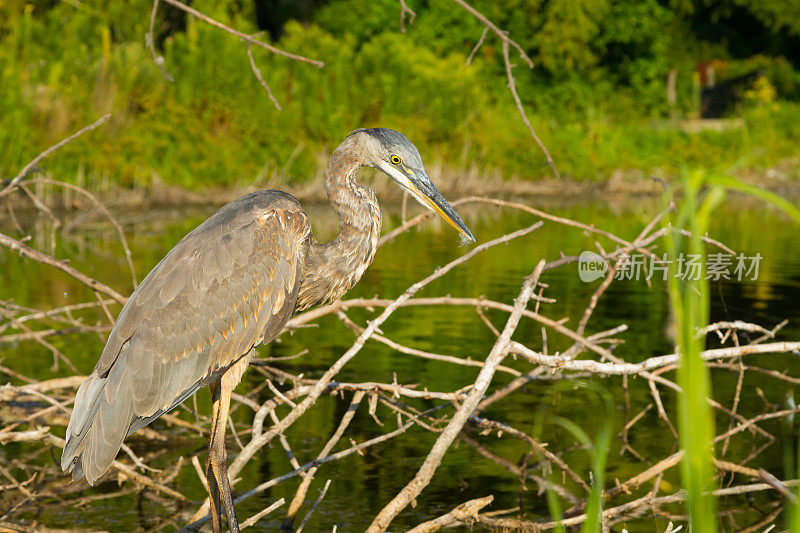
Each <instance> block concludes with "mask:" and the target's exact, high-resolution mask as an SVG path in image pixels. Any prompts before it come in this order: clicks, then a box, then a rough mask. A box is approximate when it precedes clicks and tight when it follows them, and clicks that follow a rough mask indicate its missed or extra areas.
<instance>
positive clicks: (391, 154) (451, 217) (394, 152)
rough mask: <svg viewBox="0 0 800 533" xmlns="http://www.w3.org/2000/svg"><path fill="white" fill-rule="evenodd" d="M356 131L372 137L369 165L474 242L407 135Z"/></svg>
mask: <svg viewBox="0 0 800 533" xmlns="http://www.w3.org/2000/svg"><path fill="white" fill-rule="evenodd" d="M356 131H357V132H363V133H365V134H366V135H368V136H369V139H370V141H371V142H369V147H368V149H367V161H368V164H369V165H370V166H372V167H374V168H376V169H378V170H380V171H381V172H383V173H384V174H386V175H387V176H389V177H390V178H392V179H393V180H394V181H395V183H397V184H398V185H399V186H400V187H401V188H402V189H403V190H405V191H407V192H408V193H409V194H410V195H411V196H413V197H414V198H416V200H417V201H418V202H419V203H420V204H422V205H423V206H425V207H427V208H428V209H430V210H431V211H433V212H434V213H436V214H438V215H439V216H440V217H442V218H443V219H444V220H445V222H447V223H448V224H450V225H451V226H453V227H454V228H455V229H456V230H457V231H458V232H459V233H460V234H461V239H462V241H463V242H475V237H473V236H472V233H471V232H470V231H469V228H467V225H466V224H464V221H463V220H461V217H460V216H458V213H456V211H455V209H453V206H451V205H450V203H449V202H448V201H447V200H445V199H444V196H442V193H440V192H439V191H438V190H437V189H436V186H435V185H434V184H433V182H432V181H431V179H430V178H429V177H428V174H427V173H426V172H425V167H424V165H423V164H422V158H421V157H420V156H419V151H418V150H417V147H416V146H414V145H413V144H411V141H409V140H408V138H407V137H406V136H405V135H403V134H402V133H400V132H398V131H395V130H390V129H387V128H371V129H362V130H356ZM353 133H356V132H353Z"/></svg>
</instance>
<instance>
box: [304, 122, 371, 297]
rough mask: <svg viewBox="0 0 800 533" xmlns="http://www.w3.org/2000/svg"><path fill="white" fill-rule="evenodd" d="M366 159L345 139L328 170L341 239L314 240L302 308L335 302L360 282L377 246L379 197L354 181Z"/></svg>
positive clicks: (309, 256)
mask: <svg viewBox="0 0 800 533" xmlns="http://www.w3.org/2000/svg"><path fill="white" fill-rule="evenodd" d="M364 164H365V161H364V155H363V152H362V151H361V149H360V148H359V147H358V146H357V145H356V144H355V142H353V139H352V137H351V138H348V139H347V140H345V142H344V143H342V144H341V145H340V146H339V147H338V148H337V149H336V151H334V153H333V155H332V156H331V158H330V160H329V161H328V167H327V169H326V170H325V189H326V190H327V193H328V201H330V203H331V206H332V207H333V209H334V210H335V211H336V215H337V216H338V217H339V235H338V236H337V237H336V238H335V239H333V240H332V241H330V242H328V243H325V244H317V243H316V242H315V241H312V244H311V246H310V248H309V250H308V254H307V257H306V263H305V268H304V281H303V284H302V286H301V287H300V294H299V296H298V302H297V308H298V310H300V309H305V308H308V307H311V306H314V305H319V304H323V303H327V302H330V301H333V300H335V299H337V298H339V297H341V296H342V295H343V294H344V293H345V292H347V291H348V290H350V289H351V288H352V287H353V285H355V284H356V283H358V280H359V279H361V276H362V275H363V274H364V271H365V270H366V269H367V267H368V266H369V264H370V263H372V259H373V258H374V257H375V251H376V250H377V246H378V238H379V237H380V233H381V211H380V207H379V206H378V202H377V200H376V198H375V193H374V192H373V191H372V189H370V188H369V187H364V186H359V185H358V184H356V182H355V176H356V173H358V170H359V169H360V168H361V167H362V166H364Z"/></svg>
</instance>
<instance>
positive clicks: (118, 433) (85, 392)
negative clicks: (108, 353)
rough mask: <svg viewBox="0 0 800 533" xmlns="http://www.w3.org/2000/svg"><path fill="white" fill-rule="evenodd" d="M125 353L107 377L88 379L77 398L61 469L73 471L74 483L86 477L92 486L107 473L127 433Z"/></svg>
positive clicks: (130, 411)
mask: <svg viewBox="0 0 800 533" xmlns="http://www.w3.org/2000/svg"><path fill="white" fill-rule="evenodd" d="M126 352H127V350H122V353H121V354H120V356H119V358H118V360H117V361H116V362H115V363H114V365H113V366H112V368H111V370H110V372H109V373H108V375H107V376H106V377H102V376H100V375H97V374H92V375H91V376H89V378H88V379H87V380H86V381H85V382H84V383H83V384H82V385H81V386H80V388H79V389H78V394H77V395H76V396H75V405H74V407H73V409H72V416H71V417H70V419H69V424H68V425H67V435H66V444H65V446H64V452H63V454H62V456H61V468H62V470H64V471H65V472H71V473H72V479H73V480H78V479H80V478H81V477H83V476H86V480H87V481H88V482H89V484H90V485H93V484H94V483H95V482H96V481H97V480H98V479H100V477H101V476H102V475H103V474H104V473H105V471H106V470H108V467H109V466H110V465H111V463H112V462H113V461H114V458H115V457H116V456H117V452H118V451H119V449H120V447H121V446H122V440H123V439H124V438H125V436H126V435H127V433H128V428H129V426H130V424H131V420H132V419H133V405H132V396H133V395H132V394H131V390H130V387H131V383H132V380H131V379H130V376H126V372H128V371H129V370H128V369H127V365H126V364H125V359H126Z"/></svg>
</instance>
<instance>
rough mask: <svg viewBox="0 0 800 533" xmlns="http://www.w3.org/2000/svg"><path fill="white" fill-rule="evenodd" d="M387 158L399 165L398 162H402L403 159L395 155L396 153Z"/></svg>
mask: <svg viewBox="0 0 800 533" xmlns="http://www.w3.org/2000/svg"><path fill="white" fill-rule="evenodd" d="M389 160H390V161H391V162H392V164H393V165H399V164H400V163H402V162H403V160H402V159H400V158H399V157H397V156H396V155H393V156H392V157H390V158H389Z"/></svg>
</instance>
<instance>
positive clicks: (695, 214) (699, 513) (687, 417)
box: [666, 170, 800, 533]
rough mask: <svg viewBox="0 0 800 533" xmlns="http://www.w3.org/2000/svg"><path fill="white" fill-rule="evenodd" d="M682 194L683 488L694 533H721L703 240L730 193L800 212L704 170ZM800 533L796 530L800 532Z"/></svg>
mask: <svg viewBox="0 0 800 533" xmlns="http://www.w3.org/2000/svg"><path fill="white" fill-rule="evenodd" d="M680 186H681V194H680V200H679V204H678V208H677V212H676V213H675V214H674V215H673V216H671V217H670V218H669V219H667V221H666V223H667V224H668V225H669V226H671V227H672V228H676V229H677V228H682V229H688V230H689V231H690V232H691V235H690V236H688V237H686V238H684V237H683V236H681V235H680V234H678V233H677V232H675V231H672V232H669V233H668V235H667V239H666V240H667V246H668V250H669V252H670V256H669V260H670V261H671V262H670V278H669V297H670V302H671V305H672V310H673V317H674V322H675V323H674V326H675V328H674V331H675V344H676V348H677V350H678V351H679V353H680V355H681V359H680V365H679V367H678V385H680V387H681V389H682V393H681V394H680V395H679V396H678V423H679V426H678V427H679V434H680V444H681V448H682V449H683V450H684V458H683V461H682V462H681V476H682V483H683V488H684V489H685V490H686V496H687V510H688V513H689V517H690V523H691V529H692V531H695V532H701V533H706V532H714V531H717V523H716V500H715V498H714V496H713V494H712V491H713V490H714V488H715V487H716V480H715V477H714V472H715V470H714V463H713V459H714V449H713V438H714V435H716V432H715V431H714V418H713V414H712V412H711V407H710V405H709V404H708V401H707V399H708V398H712V397H713V396H712V390H711V384H710V377H709V370H708V368H707V367H706V365H705V363H704V362H703V360H702V358H701V356H700V352H701V351H702V350H703V349H704V347H705V337H703V336H698V334H697V332H698V330H699V329H701V328H703V327H705V326H707V325H708V317H709V296H708V280H707V279H706V272H705V265H706V261H705V259H706V253H705V243H704V242H703V236H704V235H705V234H706V231H707V229H708V227H709V225H710V222H711V218H712V216H713V214H714V210H715V208H716V207H717V206H719V205H720V203H721V202H722V201H723V200H724V198H725V195H726V193H727V191H728V190H736V191H739V192H744V193H746V194H749V195H751V196H755V197H757V198H760V199H762V200H764V201H766V202H768V203H770V204H772V205H773V206H775V207H777V208H778V209H780V210H782V211H784V212H785V213H787V214H788V215H789V216H791V217H792V218H793V219H794V220H795V221H800V211H798V209H797V208H796V207H795V206H794V205H792V204H791V203H789V202H788V201H786V200H785V199H783V198H781V197H779V196H777V195H775V194H773V193H770V192H768V191H765V190H763V189H760V188H758V187H755V186H753V185H750V184H747V183H743V182H741V181H739V180H736V179H734V178H732V177H730V176H726V175H720V174H713V173H708V172H706V171H702V170H691V171H689V170H685V171H684V172H683V174H682V180H681V183H680ZM689 257H692V258H693V259H696V260H699V264H700V270H699V272H697V275H693V276H686V275H685V273H683V272H681V271H680V268H681V265H682V264H683V262H682V261H681V260H682V259H688V258H689ZM797 517H798V513H797V512H795V513H793V520H794V524H795V526H794V527H800V520H798V518H797ZM798 530H799V529H793V531H798Z"/></svg>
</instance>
